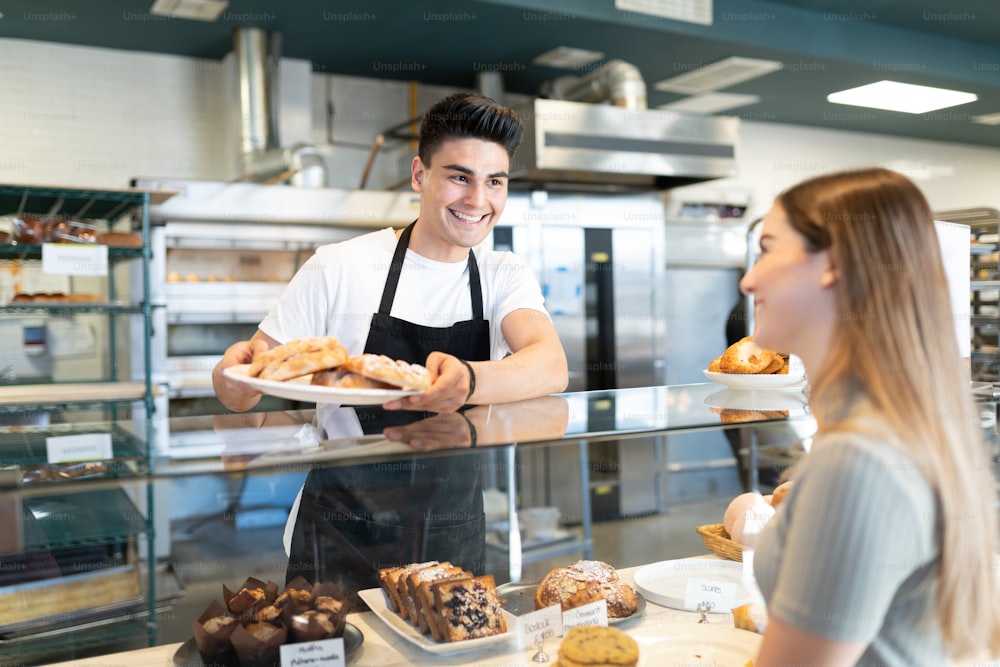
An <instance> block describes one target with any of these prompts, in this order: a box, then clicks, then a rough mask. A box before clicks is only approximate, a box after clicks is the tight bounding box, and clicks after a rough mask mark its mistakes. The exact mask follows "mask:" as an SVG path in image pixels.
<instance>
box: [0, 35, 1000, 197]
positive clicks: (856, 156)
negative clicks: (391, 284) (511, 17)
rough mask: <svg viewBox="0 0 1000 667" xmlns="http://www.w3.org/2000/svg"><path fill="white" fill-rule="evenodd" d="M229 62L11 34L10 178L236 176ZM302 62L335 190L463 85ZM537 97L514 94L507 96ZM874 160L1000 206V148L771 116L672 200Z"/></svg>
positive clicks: (301, 92) (303, 95) (299, 100)
mask: <svg viewBox="0 0 1000 667" xmlns="http://www.w3.org/2000/svg"><path fill="white" fill-rule="evenodd" d="M228 60H231V59H223V60H219V61H215V60H204V59H195V58H183V57H177V56H167V55H155V54H148V53H138V52H124V51H112V50H108V49H99V48H90V47H76V46H65V45H57V44H50V43H43V42H33V41H26V40H16V39H0V182H19V183H41V184H64V185H82V186H101V187H121V186H124V185H126V184H127V183H128V181H129V180H130V179H131V178H133V177H136V176H148V177H158V178H198V179H210V180H225V179H229V178H233V177H235V176H236V175H237V173H236V172H237V165H238V159H237V155H236V150H237V146H238V144H237V136H238V129H237V127H236V125H235V120H234V119H235V110H236V100H235V94H234V86H233V85H232V80H231V77H232V76H233V74H232V66H231V64H230V63H229V62H228ZM293 63H294V66H290V67H289V74H290V75H291V74H294V85H292V81H293V80H292V79H290V80H289V82H288V83H287V84H286V86H285V87H284V88H285V90H284V91H283V95H282V96H283V106H282V110H281V114H282V119H283V128H284V131H285V132H286V134H287V133H288V130H287V128H288V127H289V124H288V122H286V121H290V120H292V119H294V120H295V121H296V123H295V125H296V132H295V134H296V136H294V137H287V139H288V141H285V140H283V141H282V144H283V145H286V146H287V145H289V144H290V143H292V140H293V139H294V140H295V141H299V140H302V139H303V138H304V137H303V136H302V134H303V133H302V131H301V127H302V126H301V121H302V119H303V118H304V117H307V116H311V118H312V127H311V141H312V142H313V143H314V144H315V145H316V146H317V147H318V149H319V150H320V152H321V153H322V154H323V156H324V158H325V159H326V162H327V169H328V173H329V176H328V184H329V185H331V186H334V187H346V188H352V187H357V186H358V185H359V184H360V182H361V175H362V173H363V171H364V166H365V162H366V160H367V159H368V156H369V152H370V147H371V144H372V142H373V140H374V138H375V135H376V134H378V133H379V132H383V131H384V130H385V129H387V128H389V127H391V126H393V125H396V124H399V123H402V122H404V121H406V120H408V119H410V118H412V117H414V115H416V114H418V113H419V111H420V110H422V109H425V108H426V107H427V106H428V105H429V104H430V103H431V102H432V101H433V100H435V99H437V98H439V97H441V96H442V95H445V94H447V93H449V92H452V90H453V89H449V88H441V87H436V86H426V85H418V84H410V83H408V82H405V81H390V80H383V79H375V78H359V77H347V76H340V75H329V74H326V73H324V72H317V71H312V73H311V81H310V84H311V85H309V86H303V84H302V81H303V77H304V76H309V73H308V72H305V73H304V72H303V63H302V62H301V61H293ZM283 66H284V65H283ZM470 79H471V73H470ZM305 88H309V90H305ZM279 90H281V87H280V86H279ZM524 99H526V98H525V97H523V96H513V95H512V96H510V97H509V98H508V100H507V102H508V103H511V104H517V103H519V102H520V101H523V100H524ZM306 104H308V105H309V106H311V109H309V110H307V109H304V108H302V107H303V106H304V105H306ZM331 109H332V116H331V114H330V110H331ZM283 139H285V138H283ZM414 149H415V146H414V145H413V144H411V143H410V142H407V141H392V140H389V141H387V142H386V144H385V146H384V148H383V149H382V151H381V152H380V153H379V154H378V156H377V157H376V159H375V161H374V164H373V167H372V171H371V175H370V176H369V180H368V184H367V187H368V188H369V189H383V188H388V187H390V186H392V185H394V184H397V183H400V182H401V177H402V176H405V174H406V173H407V169H408V168H407V165H408V164H409V162H410V159H411V158H412V155H413V152H414ZM866 164H882V165H885V166H888V167H892V168H895V169H898V170H900V171H903V172H904V173H906V174H908V175H909V176H911V177H912V178H914V179H915V180H916V181H917V183H918V184H919V185H920V186H921V187H922V188H923V189H924V191H925V193H926V194H927V196H928V198H929V199H930V200H931V204H932V206H933V207H934V208H936V209H944V208H957V207H963V206H971V205H987V206H1000V188H997V187H996V178H995V174H997V173H1000V150H996V149H992V148H977V147H974V146H966V145H959V144H948V143H940V142H931V141H919V140H911V139H902V138H897V137H889V136H880V135H871V134H863V133H860V132H845V131H836V130H825V129H817V128H807V127H799V126H791V125H781V124H777V123H763V122H744V123H743V124H742V126H741V130H740V142H739V147H738V154H737V171H738V173H737V175H736V176H734V177H732V178H728V179H722V180H719V181H713V182H710V183H706V184H702V185H696V186H690V187H687V188H680V189H678V190H676V191H674V192H673V193H671V197H672V198H673V199H674V200H679V199H686V200H698V199H701V200H706V199H720V198H721V199H730V200H731V199H748V200H750V202H751V211H753V212H754V213H762V212H763V211H765V210H766V209H767V207H768V206H769V205H770V202H771V200H772V199H773V197H774V195H776V194H777V193H778V192H779V191H780V190H781V189H782V188H784V187H787V186H788V185H791V184H792V183H795V182H796V181H798V180H801V179H803V178H806V177H808V176H811V175H814V174H818V173H822V172H825V171H831V170H835V169H842V168H846V167H852V166H859V165H866ZM402 187H403V188H405V187H407V186H406V184H405V181H403V185H402Z"/></svg>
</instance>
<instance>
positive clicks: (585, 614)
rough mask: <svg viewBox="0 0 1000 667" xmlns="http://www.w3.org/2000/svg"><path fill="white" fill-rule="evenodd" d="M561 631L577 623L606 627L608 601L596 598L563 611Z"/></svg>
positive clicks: (573, 626)
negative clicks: (588, 602) (593, 600)
mask: <svg viewBox="0 0 1000 667" xmlns="http://www.w3.org/2000/svg"><path fill="white" fill-rule="evenodd" d="M562 624H563V632H564V633H565V632H566V631H568V630H569V629H570V628H575V627H576V626H578V625H600V626H603V627H605V628H606V627H608V601H607V600H598V601H597V602H591V603H590V604H585V605H581V606H579V607H577V608H575V609H570V610H569V611H564V612H563V617H562Z"/></svg>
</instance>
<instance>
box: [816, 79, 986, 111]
mask: <svg viewBox="0 0 1000 667" xmlns="http://www.w3.org/2000/svg"><path fill="white" fill-rule="evenodd" d="M826 99H827V101H828V102H833V103H834V104H849V105H851V106H856V107H868V108H871V109H885V110H886V111H902V112H903V113H927V112H928V111H936V110H938V109H946V108H948V107H953V106H957V105H959V104H968V103H969V102H975V101H976V100H977V99H978V98H977V97H976V95H975V94H974V93H966V92H962V91H960V90H948V89H946V88H932V87H931V86H915V85H913V84H910V83H900V82H899V81H877V82H875V83H870V84H868V85H866V86H858V87H857V88H849V89H847V90H841V91H839V92H836V93H831V94H829V95H827V96H826Z"/></svg>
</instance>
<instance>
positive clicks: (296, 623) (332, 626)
mask: <svg viewBox="0 0 1000 667" xmlns="http://www.w3.org/2000/svg"><path fill="white" fill-rule="evenodd" d="M286 622H287V623H288V635H289V637H290V638H291V641H292V643H294V644H297V643H299V642H315V641H319V640H321V639H331V638H333V637H342V636H343V635H344V626H345V622H344V619H343V618H341V619H339V624H338V619H337V618H335V617H333V616H331V615H330V614H328V613H326V612H323V611H316V610H315V609H309V610H307V611H303V612H301V613H298V614H291V613H289V614H288V615H287V616H286Z"/></svg>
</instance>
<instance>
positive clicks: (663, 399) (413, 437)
mask: <svg viewBox="0 0 1000 667" xmlns="http://www.w3.org/2000/svg"><path fill="white" fill-rule="evenodd" d="M788 419H811V417H810V416H809V414H808V409H807V398H806V396H805V394H804V393H803V392H802V391H794V390H793V391H740V390H733V389H727V388H725V387H722V386H720V385H717V384H713V383H705V384H691V385H674V386H659V387H641V388H634V389H615V390H604V391H588V392H574V393H566V394H555V395H552V396H545V397H542V398H536V399H531V400H526V401H518V402H514V403H505V404H496V405H489V406H473V407H470V408H467V409H465V410H463V411H462V412H460V413H455V414H446V415H433V414H427V413H412V412H388V411H384V410H382V409H381V408H378V407H376V408H350V407H337V406H327V405H320V406H318V407H317V409H315V410H302V411H294V412H280V413H276V412H266V413H242V414H234V413H229V414H224V415H216V416H211V417H187V418H175V419H171V420H170V439H171V451H172V452H173V453H174V454H173V455H172V457H171V458H170V459H166V460H160V461H157V462H156V463H155V466H154V468H155V471H156V474H157V475H164V476H170V475H175V474H187V473H191V472H195V471H197V472H219V471H223V470H236V469H239V470H244V469H256V468H260V469H264V470H272V471H273V470H279V469H280V470H287V469H289V467H290V466H295V465H310V466H313V465H334V466H337V465H353V464H357V463H369V462H373V461H379V460H391V459H394V458H409V457H413V456H419V455H420V454H421V453H429V452H437V453H440V452H443V451H447V450H467V449H471V448H485V447H498V446H510V445H517V446H522V447H524V446H541V445H552V444H559V443H566V444H569V443H579V442H583V441H588V442H597V441H601V440H612V439H614V440H621V439H628V438H633V437H638V436H644V435H647V436H648V435H652V434H661V433H671V432H683V431H690V430H696V429H717V428H729V427H738V426H741V425H747V424H751V423H754V422H766V421H772V420H788ZM185 451H189V452H191V455H190V456H186V455H184V454H183V452H185ZM177 452H181V453H180V454H177Z"/></svg>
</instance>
